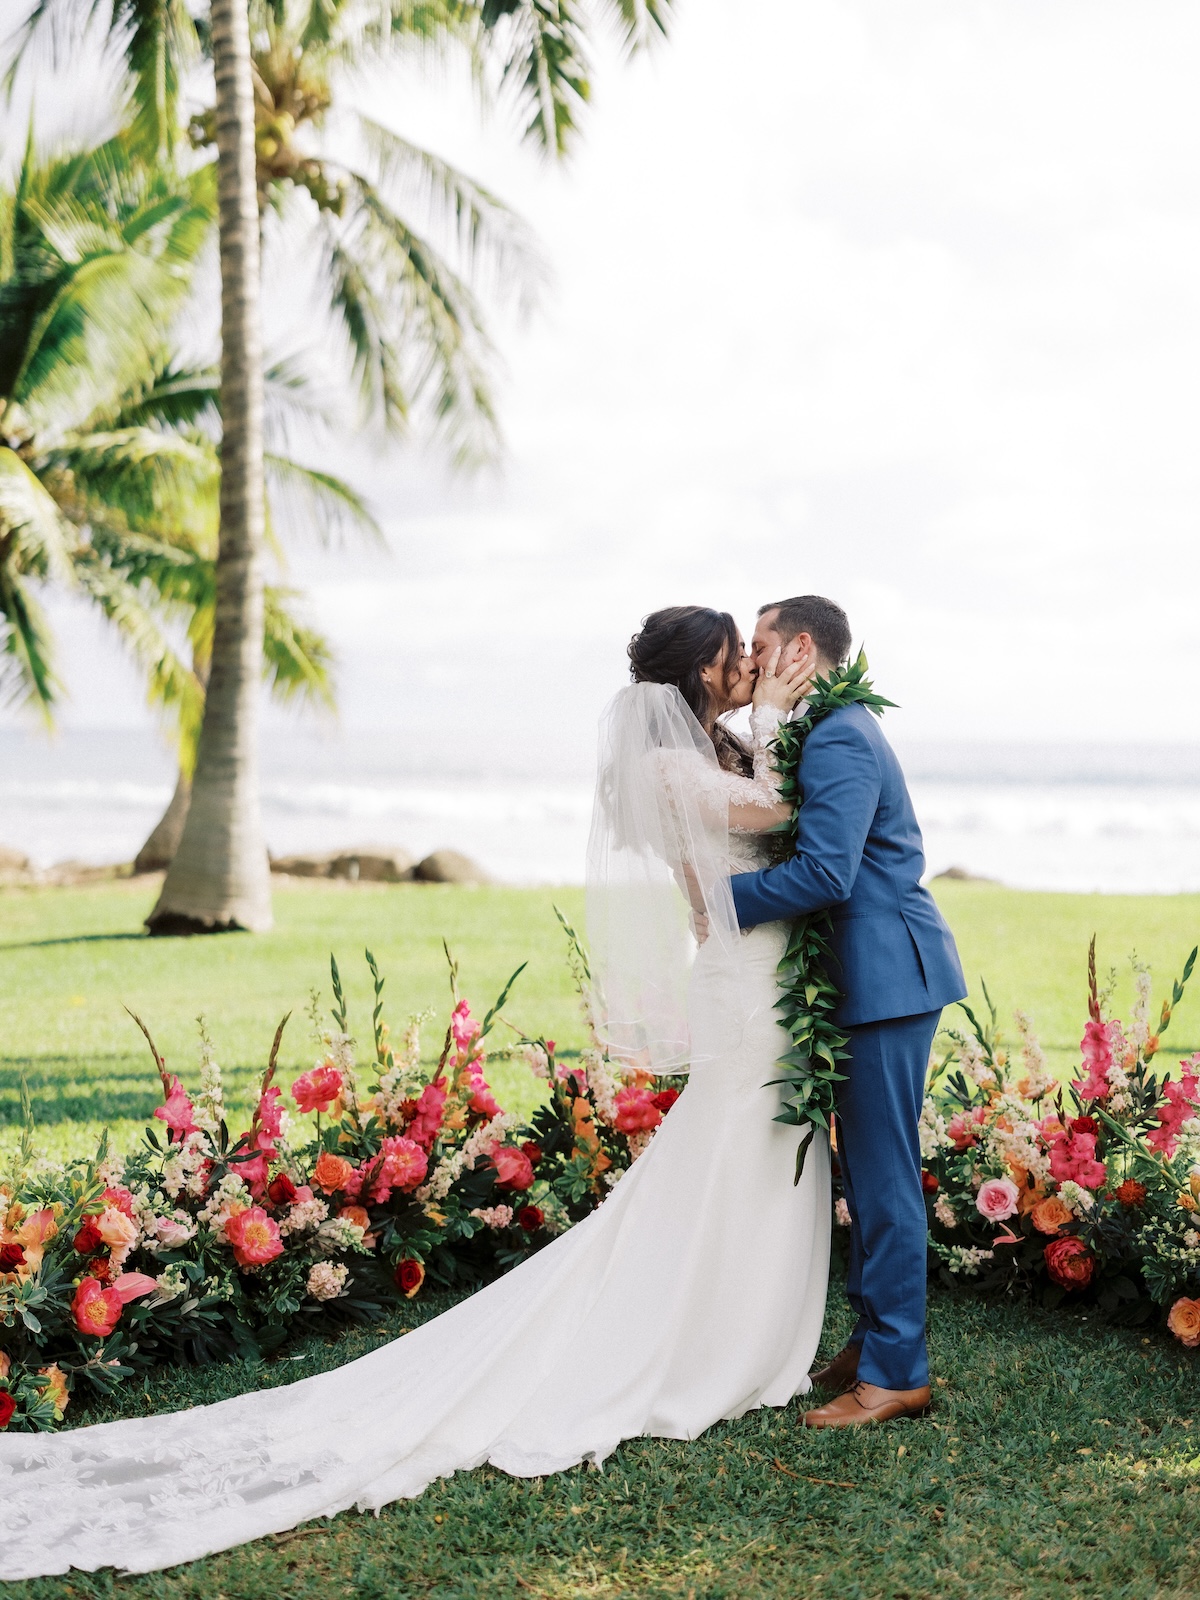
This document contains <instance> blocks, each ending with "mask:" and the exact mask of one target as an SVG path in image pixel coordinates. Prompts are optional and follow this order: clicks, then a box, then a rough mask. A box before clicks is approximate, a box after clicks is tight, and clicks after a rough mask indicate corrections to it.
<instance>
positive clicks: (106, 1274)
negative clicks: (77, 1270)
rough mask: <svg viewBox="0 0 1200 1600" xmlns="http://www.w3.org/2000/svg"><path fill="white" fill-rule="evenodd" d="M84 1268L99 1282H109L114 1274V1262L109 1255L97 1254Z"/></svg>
mask: <svg viewBox="0 0 1200 1600" xmlns="http://www.w3.org/2000/svg"><path fill="white" fill-rule="evenodd" d="M83 1270H84V1272H86V1273H87V1275H88V1277H89V1278H95V1279H96V1281H97V1282H98V1283H107V1282H108V1280H109V1278H110V1276H111V1275H112V1262H111V1261H110V1260H109V1259H108V1257H107V1256H95V1257H94V1258H93V1259H92V1260H91V1261H89V1262H88V1264H87V1266H86V1267H84V1269H83Z"/></svg>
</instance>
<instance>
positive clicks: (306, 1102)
mask: <svg viewBox="0 0 1200 1600" xmlns="http://www.w3.org/2000/svg"><path fill="white" fill-rule="evenodd" d="M342 1082H343V1079H342V1075H341V1073H340V1072H339V1071H338V1069H337V1068H336V1067H333V1066H329V1065H325V1066H322V1067H314V1068H313V1069H312V1071H311V1072H305V1073H302V1074H301V1075H300V1077H298V1078H297V1079H296V1081H295V1083H294V1084H293V1085H292V1099H293V1100H294V1101H295V1102H296V1104H297V1105H298V1106H299V1108H300V1110H301V1111H305V1112H308V1111H315V1112H317V1113H318V1114H320V1113H321V1112H322V1111H328V1110H329V1108H330V1106H331V1105H332V1104H333V1102H334V1101H335V1100H336V1099H337V1097H338V1095H340V1094H341V1092H342Z"/></svg>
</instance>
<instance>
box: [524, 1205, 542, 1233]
mask: <svg viewBox="0 0 1200 1600" xmlns="http://www.w3.org/2000/svg"><path fill="white" fill-rule="evenodd" d="M545 1220H546V1213H545V1212H544V1211H543V1210H542V1208H541V1206H522V1207H521V1209H520V1210H519V1211H518V1212H517V1221H518V1223H519V1224H520V1225H521V1227H522V1228H524V1229H525V1232H526V1233H536V1232H537V1230H538V1229H539V1228H540V1227H541V1226H542V1224H543V1223H544V1222H545Z"/></svg>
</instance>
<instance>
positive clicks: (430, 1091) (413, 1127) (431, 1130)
mask: <svg viewBox="0 0 1200 1600" xmlns="http://www.w3.org/2000/svg"><path fill="white" fill-rule="evenodd" d="M445 1110H446V1080H445V1078H435V1079H434V1080H433V1082H432V1083H427V1084H426V1085H425V1087H424V1088H423V1089H422V1090H421V1098H420V1099H419V1100H418V1101H417V1111H416V1115H415V1116H414V1117H413V1119H412V1122H411V1123H410V1124H409V1128H408V1137H409V1138H410V1139H412V1140H413V1142H414V1143H416V1144H419V1145H420V1146H421V1149H422V1150H426V1151H427V1150H429V1149H430V1148H431V1146H432V1145H433V1141H434V1140H435V1139H436V1138H437V1136H438V1129H439V1128H440V1127H441V1125H442V1117H443V1115H444V1114H445Z"/></svg>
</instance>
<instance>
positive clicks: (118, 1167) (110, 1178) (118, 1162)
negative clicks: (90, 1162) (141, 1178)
mask: <svg viewBox="0 0 1200 1600" xmlns="http://www.w3.org/2000/svg"><path fill="white" fill-rule="evenodd" d="M96 1176H97V1178H99V1180H100V1182H101V1183H102V1184H104V1186H105V1188H109V1189H112V1188H115V1187H116V1186H117V1184H119V1183H120V1181H121V1179H122V1178H123V1177H124V1176H125V1157H124V1156H120V1155H111V1156H109V1157H108V1159H107V1160H106V1161H102V1162H101V1163H100V1165H99V1166H98V1167H97V1168H96Z"/></svg>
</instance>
